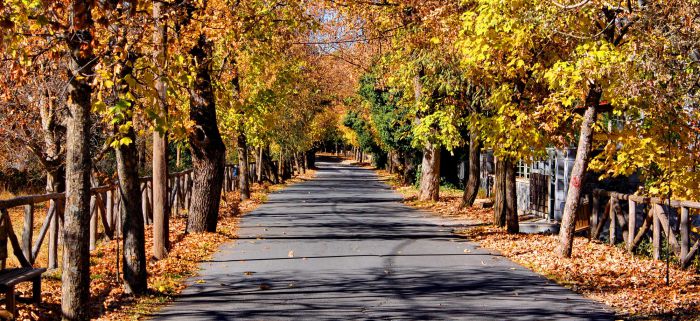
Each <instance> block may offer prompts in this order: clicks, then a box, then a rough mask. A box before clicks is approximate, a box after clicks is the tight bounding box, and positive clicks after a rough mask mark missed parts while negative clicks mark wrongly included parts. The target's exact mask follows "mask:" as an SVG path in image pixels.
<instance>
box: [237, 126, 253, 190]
mask: <svg viewBox="0 0 700 321" xmlns="http://www.w3.org/2000/svg"><path fill="white" fill-rule="evenodd" d="M236 146H237V149H238V187H239V188H240V193H241V200H247V199H249V198H250V177H249V175H250V173H249V169H248V142H247V139H246V136H245V134H243V133H240V134H238V138H237V139H236Z"/></svg>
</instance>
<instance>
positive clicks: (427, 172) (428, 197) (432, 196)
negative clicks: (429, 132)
mask: <svg viewBox="0 0 700 321" xmlns="http://www.w3.org/2000/svg"><path fill="white" fill-rule="evenodd" d="M422 164H423V165H422V167H421V181H420V193H419V197H418V198H419V199H420V200H421V201H438V200H440V147H439V146H435V145H433V144H432V143H430V142H428V143H426V146H425V148H423V163H422Z"/></svg>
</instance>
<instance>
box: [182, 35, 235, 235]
mask: <svg viewBox="0 0 700 321" xmlns="http://www.w3.org/2000/svg"><path fill="white" fill-rule="evenodd" d="M190 53H191V54H192V56H193V57H194V58H195V59H196V60H197V62H198V65H197V77H196V80H195V84H194V86H193V88H192V89H191V93H190V96H191V99H190V120H192V122H193V123H194V130H193V131H192V132H191V133H190V135H189V142H190V146H191V147H192V164H193V169H194V172H193V185H192V201H191V203H190V208H189V215H188V217H187V231H188V232H191V233H201V232H215V231H216V224H217V221H218V216H219V204H220V202H221V188H222V185H223V178H224V167H225V161H226V160H225V153H226V147H225V146H224V142H223V140H222V139H221V134H220V133H219V127H218V124H217V121H216V105H215V103H214V89H213V87H212V83H211V75H210V67H211V54H212V46H211V43H209V42H208V41H207V40H206V38H205V37H204V35H201V36H200V37H199V40H198V42H197V45H196V46H195V47H194V48H193V49H192V50H191V51H190ZM242 174H243V173H239V175H242Z"/></svg>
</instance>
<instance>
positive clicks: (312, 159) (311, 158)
mask: <svg viewBox="0 0 700 321" xmlns="http://www.w3.org/2000/svg"><path fill="white" fill-rule="evenodd" d="M306 168H307V169H314V168H316V149H315V148H313V149H311V150H310V151H308V152H306Z"/></svg>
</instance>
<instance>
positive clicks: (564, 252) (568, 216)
mask: <svg viewBox="0 0 700 321" xmlns="http://www.w3.org/2000/svg"><path fill="white" fill-rule="evenodd" d="M602 94H603V89H602V88H601V87H600V85H598V84H594V85H591V88H590V89H589V92H588V96H587V97H586V106H587V107H586V112H585V113H584V115H583V122H582V123H581V134H580V136H579V140H578V149H577V150H576V160H575V161H574V167H573V169H572V170H571V180H570V181H569V191H568V192H567V195H566V203H565V205H564V214H563V216H562V222H561V230H560V231H559V250H558V252H559V256H561V257H571V251H572V249H573V243H574V230H575V228H576V212H577V211H578V208H579V205H580V202H581V188H582V187H583V184H584V178H585V177H586V169H587V167H588V159H589V156H590V150H591V144H592V141H593V125H594V124H595V121H596V116H597V111H596V108H598V105H600V98H601V96H602Z"/></svg>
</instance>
